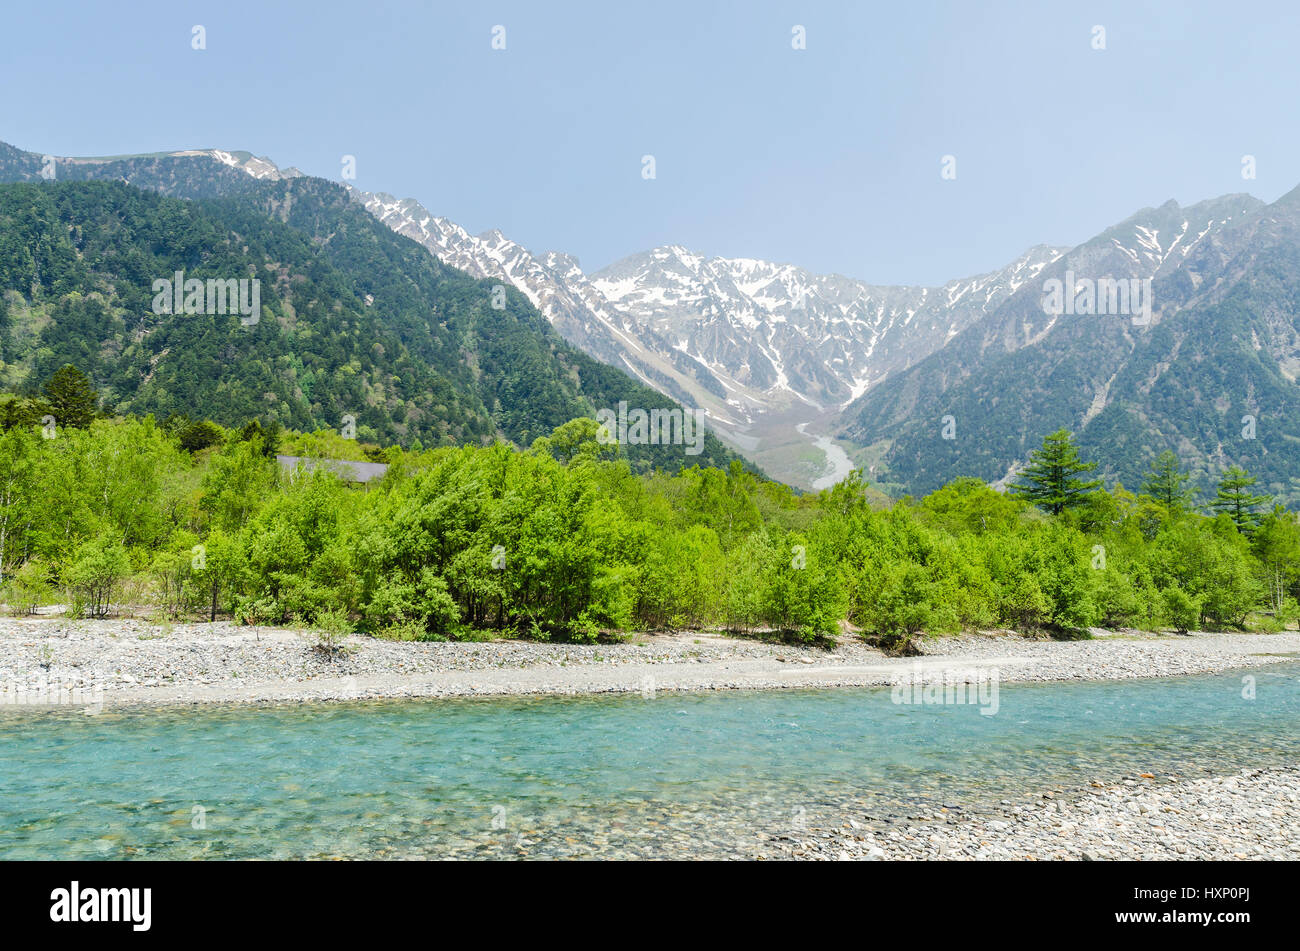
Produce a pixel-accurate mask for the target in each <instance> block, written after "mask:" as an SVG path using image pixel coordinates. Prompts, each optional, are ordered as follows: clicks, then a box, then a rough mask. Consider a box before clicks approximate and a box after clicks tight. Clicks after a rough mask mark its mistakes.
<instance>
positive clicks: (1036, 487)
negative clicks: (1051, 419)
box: [1011, 429, 1101, 515]
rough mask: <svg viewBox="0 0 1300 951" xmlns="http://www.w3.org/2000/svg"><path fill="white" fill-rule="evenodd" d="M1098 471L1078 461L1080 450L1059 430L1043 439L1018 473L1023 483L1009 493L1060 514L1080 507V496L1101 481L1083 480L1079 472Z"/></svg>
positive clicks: (1092, 465)
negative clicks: (1027, 462)
mask: <svg viewBox="0 0 1300 951" xmlns="http://www.w3.org/2000/svg"><path fill="white" fill-rule="evenodd" d="M1096 468H1097V463H1095V462H1084V461H1083V460H1082V459H1080V458H1079V449H1078V447H1077V446H1075V444H1074V437H1073V435H1072V434H1071V433H1070V431H1069V430H1068V429H1058V430H1057V431H1056V432H1054V433H1051V434H1050V435H1048V436H1046V437H1044V439H1043V448H1042V449H1036V450H1034V452H1033V453H1031V454H1030V457H1029V465H1027V466H1025V468H1024V471H1022V472H1021V473H1020V475H1021V477H1022V478H1023V479H1024V480H1025V481H1024V482H1017V483H1015V484H1013V485H1012V486H1011V494H1012V495H1014V496H1016V497H1017V498H1022V499H1028V500H1029V501H1030V502H1033V503H1034V504H1035V505H1037V506H1038V507H1039V508H1041V509H1043V510H1044V511H1046V512H1050V513H1051V514H1052V515H1060V514H1061V513H1062V512H1064V511H1065V510H1066V509H1068V508H1073V507H1074V506H1076V505H1078V504H1080V503H1081V502H1082V501H1083V497H1084V496H1085V495H1087V494H1088V493H1089V492H1091V491H1093V490H1094V489H1096V488H1097V487H1098V486H1099V485H1101V480H1100V479H1093V480H1089V481H1085V480H1083V479H1079V478H1077V476H1078V475H1079V473H1081V472H1091V471H1092V470H1094V469H1096Z"/></svg>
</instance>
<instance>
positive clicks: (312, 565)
mask: <svg viewBox="0 0 1300 951" xmlns="http://www.w3.org/2000/svg"><path fill="white" fill-rule="evenodd" d="M0 424H2V425H3V432H2V433H0V576H2V577H0V585H2V586H3V600H4V601H5V603H6V604H7V605H8V607H9V609H10V610H11V611H15V612H20V613H21V612H27V611H32V610H34V609H35V608H36V607H37V606H39V605H43V604H51V603H66V604H69V605H70V610H71V611H72V613H73V614H75V615H77V616H85V617H94V616H104V615H106V614H108V613H112V612H119V611H123V610H138V611H141V612H143V613H146V614H148V615H150V616H156V617H162V618H195V619H206V618H234V619H236V620H238V621H241V622H245V623H274V624H295V623H300V624H305V625H311V626H314V627H316V628H319V629H320V630H322V631H325V632H334V633H335V634H337V635H341V634H346V633H348V632H350V631H353V630H357V631H361V632H364V633H368V634H371V635H374V636H376V637H382V638H392V639H398V640H442V639H482V638H492V637H522V638H533V639H539V640H550V639H555V640H572V641H593V640H597V639H602V638H619V637H623V636H626V634H627V633H629V632H633V631H637V630H651V629H662V628H666V627H671V628H674V629H683V628H687V629H689V628H697V629H702V628H710V629H721V630H725V631H731V632H735V633H738V634H749V635H756V636H765V637H781V638H786V639H797V640H800V641H803V642H810V643H819V642H820V643H826V642H829V640H831V639H833V638H834V637H835V636H838V635H839V634H841V632H842V631H843V630H845V629H844V628H843V627H842V625H841V622H848V624H849V625H852V628H850V629H851V630H858V631H860V632H861V635H862V636H864V637H867V638H870V639H872V640H874V641H877V642H878V643H880V644H881V645H882V646H883V647H885V648H886V649H888V650H891V651H898V652H906V651H908V650H910V649H912V648H913V646H914V643H915V640H916V639H917V638H918V637H920V636H922V635H933V634H942V633H951V632H957V631H961V630H981V629H1014V630H1017V631H1021V632H1025V633H1041V634H1048V635H1053V636H1064V637H1074V636H1086V629H1087V628H1089V627H1092V626H1102V627H1108V628H1120V627H1136V628H1142V629H1149V630H1151V629H1165V630H1175V631H1186V630H1190V629H1242V628H1252V629H1263V630H1277V629H1280V628H1281V627H1282V626H1284V625H1285V624H1286V623H1287V622H1288V621H1290V620H1292V619H1294V618H1295V616H1296V614H1297V595H1300V523H1298V522H1297V519H1296V516H1295V514H1294V513H1292V512H1289V511H1286V510H1284V509H1283V508H1281V507H1280V506H1275V505H1273V504H1271V501H1270V500H1269V499H1268V498H1267V497H1266V496H1264V495H1259V494H1256V493H1255V491H1254V487H1253V479H1252V478H1251V476H1250V475H1249V474H1248V473H1246V472H1245V471H1243V470H1240V469H1236V468H1234V469H1230V470H1229V472H1228V473H1227V474H1226V475H1225V477H1224V479H1223V481H1222V483H1221V484H1220V486H1219V488H1218V491H1217V493H1216V494H1215V495H1214V496H1213V497H1212V498H1205V499H1198V498H1196V497H1195V496H1194V495H1193V494H1192V493H1191V492H1190V491H1189V488H1188V481H1187V474H1186V472H1185V471H1184V470H1183V469H1182V467H1181V465H1180V463H1179V460H1178V459H1177V457H1176V456H1174V455H1173V454H1172V453H1167V454H1165V455H1164V456H1162V457H1160V459H1158V460H1157V461H1156V463H1155V464H1154V465H1153V466H1152V468H1151V471H1150V472H1149V473H1147V477H1146V479H1145V480H1144V483H1143V485H1142V486H1141V487H1140V490H1139V491H1138V492H1136V493H1135V492H1133V491H1130V490H1129V489H1126V488H1124V487H1122V486H1119V485H1114V486H1111V487H1109V488H1107V487H1105V486H1103V485H1101V484H1100V483H1099V480H1097V479H1094V478H1090V473H1091V471H1092V470H1093V468H1095V463H1093V462H1090V461H1087V460H1085V459H1083V458H1081V457H1080V454H1079V450H1078V447H1077V446H1076V445H1075V444H1074V442H1073V439H1072V437H1071V435H1070V434H1069V433H1068V432H1065V431H1061V432H1058V433H1054V434H1052V435H1051V436H1049V437H1048V438H1047V439H1046V440H1045V441H1044V444H1043V447H1042V448H1041V449H1040V450H1038V451H1037V452H1036V453H1035V454H1034V457H1033V460H1032V462H1031V464H1030V465H1029V466H1028V467H1027V468H1026V469H1025V470H1024V472H1023V473H1022V478H1021V482H1019V483H1018V484H1017V485H1016V486H1015V487H1013V488H1012V490H1011V491H1010V492H1008V493H1005V494H1004V493H1001V492H998V491H995V490H994V489H992V488H990V487H989V486H988V485H987V484H985V483H983V482H981V481H979V480H977V479H970V478H965V479H958V480H956V481H954V482H951V483H949V484H948V485H946V486H944V487H943V488H941V489H939V490H937V491H935V492H932V493H931V494H929V495H927V496H925V497H923V498H920V499H915V498H910V497H907V498H903V499H900V500H897V501H892V502H888V501H882V500H881V499H882V497H881V496H880V494H879V493H878V492H876V491H873V490H871V489H870V488H869V487H868V486H867V484H866V483H865V482H864V481H863V479H862V476H861V473H855V474H854V475H853V476H852V477H851V478H850V479H849V480H848V481H846V482H843V483H841V484H839V485H837V486H835V487H834V488H833V489H830V490H826V491H823V492H821V493H819V494H815V495H813V494H806V495H800V494H798V493H796V492H795V491H794V490H792V489H790V488H789V487H787V486H784V485H781V484H779V483H775V482H771V481H768V480H765V479H763V478H762V477H760V476H758V475H756V474H754V473H753V472H749V471H747V470H745V469H744V468H743V467H742V466H741V465H740V464H739V463H738V462H733V463H732V464H731V465H730V466H729V467H727V468H714V467H707V466H694V467H691V468H682V469H680V470H679V471H676V472H668V471H664V470H656V471H651V472H637V471H635V469H634V468H633V467H632V466H631V465H630V464H629V461H628V459H627V458H626V457H625V455H624V450H623V448H622V447H620V446H618V445H617V444H610V443H608V442H606V441H603V440H602V439H600V438H598V436H599V433H598V428H597V423H596V422H595V421H594V420H592V419H590V418H578V419H574V420H571V421H569V422H567V423H564V424H563V425H560V426H558V427H556V428H555V429H554V430H553V431H552V432H551V433H550V434H548V435H546V436H542V437H539V438H537V439H536V440H534V441H533V442H532V444H531V445H530V446H529V447H528V448H527V449H520V448H516V447H514V446H511V445H509V444H506V443H504V442H496V443H493V444H490V445H482V446H480V445H467V446H458V447H457V446H439V447H433V448H420V449H415V448H402V447H399V446H396V445H389V446H386V447H381V446H379V445H378V444H367V443H365V442H363V441H358V440H349V439H343V438H342V437H341V436H340V435H339V434H338V433H336V432H330V431H319V432H306V433H304V432H297V431H292V430H288V429H284V430H278V429H275V428H273V427H264V426H263V425H261V424H260V423H258V422H256V421H252V422H249V423H247V424H245V425H242V426H232V427H226V426H222V425H219V424H217V423H215V422H213V421H210V420H192V419H190V418H188V417H185V416H181V415H174V416H170V417H168V418H166V419H165V420H163V421H162V422H159V421H157V420H156V419H155V418H154V417H152V416H144V417H135V416H121V415H118V416H115V417H111V418H110V417H106V416H104V415H102V413H101V410H100V409H99V407H98V405H97V395H96V393H95V390H94V389H93V387H91V386H90V385H89V381H88V380H87V379H86V377H85V376H84V375H83V374H81V373H80V371H78V370H76V369H74V368H73V367H70V366H69V367H65V368H62V369H60V370H59V371H57V372H56V373H54V374H52V375H51V377H50V378H49V380H47V381H46V383H45V384H44V386H43V389H42V392H41V393H40V394H39V395H35V396H26V397H17V396H10V397H6V398H0ZM277 450H279V451H281V452H286V453H292V454H316V455H322V456H333V457H336V458H368V459H372V460H378V461H384V462H387V463H388V466H389V468H388V470H387V473H386V475H384V476H383V478H382V479H379V480H377V481H374V482H371V483H368V484H366V485H353V484H349V483H346V482H344V481H341V480H340V479H339V478H338V477H337V476H336V475H333V474H331V473H329V472H325V471H316V472H312V473H307V472H305V471H301V470H300V471H296V472H285V471H282V468H281V466H280V464H279V463H277V461H276V459H275V453H276V451H277Z"/></svg>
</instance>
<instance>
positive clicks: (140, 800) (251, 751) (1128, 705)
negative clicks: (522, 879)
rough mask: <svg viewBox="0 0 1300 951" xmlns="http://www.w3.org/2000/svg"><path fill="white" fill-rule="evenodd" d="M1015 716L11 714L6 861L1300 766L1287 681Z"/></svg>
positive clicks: (739, 704) (613, 710)
mask: <svg viewBox="0 0 1300 951" xmlns="http://www.w3.org/2000/svg"><path fill="white" fill-rule="evenodd" d="M1246 674H1249V675H1251V676H1253V677H1255V678H1256V699H1254V700H1246V699H1243V697H1242V687H1243V681H1242V678H1243V676H1245V675H1246ZM998 699H999V710H998V713H997V714H996V715H995V716H983V715H981V714H980V712H979V708H978V707H977V706H915V705H898V704H895V703H893V702H892V701H891V696H890V691H889V689H888V688H885V689H869V690H833V691H789V692H787V691H770V692H745V693H737V692H726V693H718V694H702V695H672V694H660V695H659V696H658V697H656V698H654V699H646V698H643V697H640V696H630V697H617V698H563V699H550V698H547V699H503V700H451V701H448V700H442V701H401V702H379V703H363V704H347V705H336V704H323V705H315V706H310V707H274V708H262V709H239V708H226V709H194V710H184V711H139V712H121V713H114V712H111V711H105V712H104V713H102V714H101V715H99V716H95V717H91V716H87V715H85V714H84V713H80V712H74V711H70V710H69V711H58V712H49V713H42V714H39V715H36V716H31V715H27V716H23V715H18V714H15V713H13V712H5V713H0V858H5V859H19V858H97V857H102V858H110V859H117V858H190V857H212V858H216V857H222V858H293V857H310V858H315V857H328V856H347V857H380V858H402V857H408V856H428V857H450V856H466V857H473V856H484V857H500V856H597V855H598V856H649V857H673V856H728V855H734V856H744V855H752V854H756V853H757V852H759V851H762V850H763V846H764V845H765V844H766V843H769V842H770V841H771V839H772V838H773V837H774V836H781V835H798V834H799V832H800V831H801V829H802V828H804V827H807V826H812V825H817V824H819V823H821V822H824V821H834V822H835V823H836V824H839V823H840V822H842V821H843V819H844V818H846V817H847V816H852V817H855V818H856V819H857V820H858V821H860V822H863V823H864V824H868V825H871V824H879V823H882V822H885V821H887V820H895V819H901V818H905V817H906V816H908V815H911V814H915V813H916V812H918V811H921V810H924V809H932V808H937V807H938V806H939V805H947V806H949V807H960V808H961V809H963V810H965V811H970V812H978V811H981V810H984V809H988V808H990V807H993V806H995V805H996V804H997V802H998V801H999V800H1001V799H1019V798H1022V797H1026V796H1030V795H1034V794H1037V793H1039V792H1041V791H1043V790H1044V789H1049V788H1050V789H1066V790H1073V789H1078V788H1083V787H1085V786H1086V784H1087V783H1088V782H1089V781H1090V780H1103V781H1108V780H1113V779H1115V778H1118V777H1119V776H1121V775H1125V774H1132V773H1137V772H1149V773H1154V774H1156V775H1157V776H1159V777H1161V778H1162V779H1163V778H1166V777H1170V776H1173V775H1178V776H1184V777H1186V776H1198V775H1204V774H1206V773H1217V772H1224V771H1230V770H1234V769H1240V768H1244V767H1253V766H1265V765H1274V764H1289V763H1295V762H1298V761H1300V664H1297V663H1294V662H1291V663H1286V664H1280V665H1275V666H1271V667H1269V668H1267V669H1260V670H1255V671H1248V672H1237V673H1233V674H1226V675H1216V676H1205V677H1189V678H1179V679H1173V680H1158V681H1131V682H1124V681H1115V682H1106V683H1080V684H1024V685H1018V684H1012V685H1002V687H1001V690H1000V695H999V698H998ZM196 807H197V809H198V810H203V811H202V812H201V813H200V812H198V811H197V810H196ZM200 820H201V821H200ZM195 825H200V826H202V827H201V828H195Z"/></svg>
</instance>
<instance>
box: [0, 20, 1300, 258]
mask: <svg viewBox="0 0 1300 951" xmlns="http://www.w3.org/2000/svg"><path fill="white" fill-rule="evenodd" d="M900 8H901V9H900ZM0 24H2V28H3V32H4V36H3V54H2V56H0V80H3V88H4V96H3V105H0V139H3V140H5V141H8V142H10V143H12V144H14V145H17V146H19V147H22V148H25V149H29V150H32V151H37V152H42V153H52V154H58V155H94V154H117V153H131V152H147V151H157V150H170V149H180V148H200V147H220V148H228V149H246V150H249V151H252V152H255V153H256V154H258V155H266V156H269V157H270V158H272V159H273V160H275V161H276V162H277V163H279V164H281V165H296V166H298V167H299V168H301V169H302V170H303V171H305V172H308V173H310V174H315V175H321V176H324V177H328V178H334V179H337V178H339V175H340V171H341V168H342V165H341V158H342V156H343V155H345V154H347V155H355V156H356V169H357V178H356V181H355V184H356V185H357V186H359V187H361V188H364V189H367V190H374V191H386V192H391V193H393V194H396V195H398V196H402V197H406V196H410V197H414V198H417V199H419V200H420V201H421V202H422V203H424V205H425V206H427V207H428V208H429V209H430V210H431V211H432V212H433V213H434V214H437V215H444V216H446V217H449V218H451V219H452V220H454V221H457V222H459V223H460V224H462V225H463V226H465V227H466V228H468V229H469V230H470V231H472V232H479V231H484V230H487V229H490V228H500V229H501V230H502V231H504V232H505V233H506V234H507V235H509V236H510V237H512V238H514V239H515V240H517V241H519V242H521V243H522V244H524V245H525V246H527V247H529V248H530V249H532V250H534V251H543V250H547V249H557V250H563V251H567V252H569V253H571V254H574V255H576V256H577V257H578V258H579V259H580V260H581V262H582V264H583V266H584V268H585V269H586V270H588V271H594V270H596V269H598V268H600V267H603V266H605V265H607V264H609V263H611V262H613V261H615V260H617V259H618V258H620V257H623V256H625V255H627V254H632V253H635V252H638V251H643V250H646V249H648V248H651V247H654V246H656V245H660V244H668V243H673V244H682V245H685V246H687V247H689V248H691V249H693V250H697V251H701V252H704V253H706V254H709V255H725V256H733V257H757V258H766V259H771V260H777V261H788V262H791V263H795V264H799V265H802V266H804V267H807V268H809V269H811V270H813V271H818V272H832V271H834V272H839V273H842V274H847V275H850V276H853V277H858V278H863V279H866V280H870V281H873V282H876V283H940V282H942V281H944V280H947V279H949V278H953V277H958V276H965V275H968V274H974V273H978V272H981V271H986V270H991V269H993V268H995V267H997V266H1000V265H1002V264H1004V263H1006V262H1007V261H1009V260H1011V259H1012V258H1014V257H1015V256H1016V255H1018V254H1019V253H1020V252H1022V251H1023V250H1025V249H1026V248H1027V247H1029V246H1031V245H1033V244H1039V243H1052V244H1074V243H1077V242H1079V241H1082V240H1084V239H1086V238H1088V237H1091V236H1092V235H1094V234H1096V233H1097V232H1098V231H1100V230H1102V229H1103V228H1105V227H1106V226H1108V225H1110V224H1112V223H1114V222H1116V221H1118V220H1121V219H1123V218H1125V217H1127V216H1128V215H1129V214H1131V213H1132V212H1134V211H1136V210H1138V209H1139V208H1142V207H1144V206H1147V205H1158V204H1161V203H1163V202H1164V201H1166V200H1168V199H1170V198H1174V199H1177V200H1178V201H1179V202H1183V203H1190V202H1194V201H1198V200H1201V199H1203V198H1209V197H1212V196H1216V195H1220V194H1224V193H1227V192H1240V191H1249V192H1250V193H1252V194H1254V195H1256V196H1258V197H1260V198H1263V199H1266V200H1270V201H1271V200H1273V199H1275V198H1277V197H1278V196H1280V195H1282V194H1284V193H1285V192H1287V191H1289V190H1290V189H1291V188H1293V187H1295V186H1296V185H1297V184H1300V122H1297V103H1298V102H1300V62H1298V60H1300V57H1297V54H1296V51H1297V49H1300V4H1296V3H1293V2H1287V3H1276V4H1274V3H1260V2H1252V3H1225V2H1217V3H1188V2H1177V3H1176V2H1167V3H1165V2H1161V3H1135V2H1132V0H1125V2H1118V3H1100V2H1092V3H1041V2H1040V3H1034V2H1027V3H977V2H974V0H971V2H954V3H939V2H924V0H921V2H915V3H906V4H893V3H890V4H883V3H881V4H867V3H851V2H844V3H832V2H809V0H803V2H749V3H740V2H737V3H724V2H710V0H692V2H681V3H677V2H658V0H656V2H651V3H632V2H610V0H606V2H601V3H576V2H575V3H560V2H545V0H533V2H528V3H481V2H465V3H451V2H428V0H426V2H419V3H416V2H374V0H363V2H353V0H349V2H337V0H315V2H310V3H307V2H303V3H287V2H286V3H277V2H274V0H261V2H249V3H244V2H221V3H207V2H177V0H159V2H152V0H148V2H128V3H93V4H92V3H61V2H57V0H53V2H51V0H44V2H41V3H21V4H20V3H16V2H11V3H6V8H5V10H4V12H3V14H2V15H0ZM195 24H201V25H202V26H203V27H204V28H205V29H206V41H207V48H206V49H205V50H201V51H196V50H194V49H192V48H191V31H192V27H193V26H194V25H195ZM498 24H500V25H502V26H504V27H505V41H506V48H505V49H504V50H494V49H492V46H491V43H492V30H493V27H494V26H496V25H498ZM795 25H801V26H803V27H804V28H805V31H806V37H807V40H806V43H807V48H806V49H804V50H795V49H792V45H791V40H792V28H793V27H794V26H795ZM1098 25H1100V26H1103V27H1104V28H1105V46H1106V48H1105V49H1104V50H1097V49H1094V48H1093V43H1094V27H1095V26H1098ZM646 154H650V155H653V156H654V157H655V164H656V175H657V177H656V178H655V179H654V180H645V179H644V178H643V177H642V161H641V160H642V156H643V155H646ZM1247 154H1249V155H1253V156H1255V160H1256V167H1257V174H1258V177H1257V178H1256V179H1255V180H1253V181H1246V180H1243V178H1242V156H1243V155H1247ZM945 155H952V156H955V158H956V178H955V179H954V180H944V179H943V178H942V177H941V175H940V171H941V162H942V160H943V157H944V156H945Z"/></svg>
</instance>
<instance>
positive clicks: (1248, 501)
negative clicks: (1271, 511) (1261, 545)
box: [1210, 466, 1271, 534]
mask: <svg viewBox="0 0 1300 951" xmlns="http://www.w3.org/2000/svg"><path fill="white" fill-rule="evenodd" d="M1255 482H1256V479H1255V477H1254V476H1253V475H1251V474H1250V473H1248V472H1247V471H1246V470H1245V469H1243V468H1241V466H1229V467H1228V468H1227V470H1226V471H1225V472H1224V473H1223V478H1222V479H1220V480H1219V489H1218V491H1217V492H1216V493H1215V494H1214V501H1213V502H1211V503H1210V508H1211V509H1212V510H1214V511H1215V512H1226V513H1228V515H1229V517H1231V519H1232V524H1234V525H1236V526H1237V531H1239V532H1241V533H1243V534H1249V533H1250V532H1251V531H1252V530H1253V529H1254V528H1255V527H1256V526H1257V525H1258V524H1259V518H1260V517H1259V514H1258V513H1257V512H1256V511H1255V509H1256V508H1257V507H1258V506H1260V505H1265V504H1267V503H1268V502H1269V501H1271V496H1267V495H1251V493H1250V487H1251V486H1252V485H1254V484H1255Z"/></svg>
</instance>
